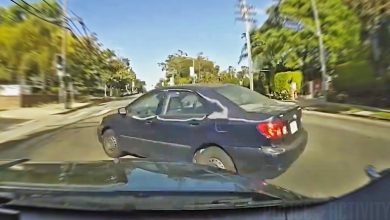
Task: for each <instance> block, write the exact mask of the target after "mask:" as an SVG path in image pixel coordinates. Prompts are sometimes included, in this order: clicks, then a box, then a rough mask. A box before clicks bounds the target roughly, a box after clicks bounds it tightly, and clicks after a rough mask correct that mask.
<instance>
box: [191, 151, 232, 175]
mask: <svg viewBox="0 0 390 220" xmlns="http://www.w3.org/2000/svg"><path fill="white" fill-rule="evenodd" d="M193 162H194V163H196V164H202V165H208V166H212V167H217V168H219V169H224V170H228V171H231V172H233V173H236V172H237V170H236V168H235V166H234V162H233V160H232V159H231V158H230V156H229V155H228V154H227V153H226V152H225V151H223V150H222V149H221V148H219V147H216V146H211V147H207V148H204V149H200V150H198V151H197V152H196V153H195V155H194V157H193Z"/></svg>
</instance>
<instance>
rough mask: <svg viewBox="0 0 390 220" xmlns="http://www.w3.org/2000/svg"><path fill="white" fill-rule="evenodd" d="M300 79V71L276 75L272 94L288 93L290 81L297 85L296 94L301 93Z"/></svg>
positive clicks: (301, 76)
mask: <svg viewBox="0 0 390 220" xmlns="http://www.w3.org/2000/svg"><path fill="white" fill-rule="evenodd" d="M302 78H303V75H302V72H301V71H290V72H280V73H276V74H275V77H274V92H276V93H281V92H282V91H290V80H291V79H292V80H293V81H295V83H296V84H297V92H298V93H299V92H300V91H301V84H302Z"/></svg>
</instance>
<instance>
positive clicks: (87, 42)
mask: <svg viewBox="0 0 390 220" xmlns="http://www.w3.org/2000/svg"><path fill="white" fill-rule="evenodd" d="M19 3H20V4H21V5H24V6H25V7H26V8H31V7H30V6H28V5H26V3H23V2H19ZM49 4H50V6H49V5H47V4H46V3H43V2H40V3H31V5H32V6H33V7H34V8H35V9H37V10H35V9H34V10H35V12H36V13H37V14H39V15H41V17H45V18H48V19H50V20H52V21H54V23H55V21H58V25H56V24H52V23H48V22H47V21H44V20H42V19H39V18H37V17H35V16H33V15H31V14H30V13H27V12H26V11H25V10H24V9H22V8H21V7H19V6H16V5H13V6H10V7H7V8H2V7H0V82H2V83H21V84H29V85H33V86H36V87H39V90H41V91H42V92H46V91H47V90H50V89H48V88H55V87H58V85H59V80H58V77H57V74H56V73H57V69H56V68H57V66H56V65H55V60H56V57H57V56H58V55H59V54H60V53H61V41H62V38H61V36H62V32H63V28H61V27H59V24H60V23H61V18H62V13H61V8H60V6H59V5H58V4H57V3H56V2H55V1H49ZM66 72H67V74H70V76H71V77H70V78H67V80H68V81H69V80H70V79H71V80H72V81H73V84H74V86H75V88H76V89H77V90H78V91H79V92H81V93H86V94H88V93H92V92H94V91H95V90H97V89H99V88H102V87H103V86H104V87H106V86H109V87H110V90H111V91H112V89H116V90H118V91H119V90H123V89H125V88H128V85H129V84H131V81H134V80H135V79H136V74H135V72H134V71H133V70H132V68H131V67H130V66H129V64H128V62H127V61H126V59H123V58H119V57H118V56H117V55H116V54H115V53H113V51H112V50H109V49H104V48H102V45H101V44H100V43H99V41H98V39H97V37H96V35H94V34H92V35H88V36H76V35H74V33H73V32H70V31H69V32H68V36H67V62H66ZM139 85H140V84H139ZM53 90H54V89H53ZM111 93H112V92H111Z"/></svg>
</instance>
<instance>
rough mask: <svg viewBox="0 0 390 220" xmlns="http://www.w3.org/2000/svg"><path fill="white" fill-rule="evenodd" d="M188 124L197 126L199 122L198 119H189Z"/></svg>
mask: <svg viewBox="0 0 390 220" xmlns="http://www.w3.org/2000/svg"><path fill="white" fill-rule="evenodd" d="M189 124H190V125H191V126H198V125H199V124H200V123H199V122H198V121H190V122H189Z"/></svg>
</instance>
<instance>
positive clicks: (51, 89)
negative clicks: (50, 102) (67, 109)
mask: <svg viewBox="0 0 390 220" xmlns="http://www.w3.org/2000/svg"><path fill="white" fill-rule="evenodd" d="M48 91H49V93H51V94H58V91H60V88H59V87H50V88H49V89H48Z"/></svg>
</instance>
